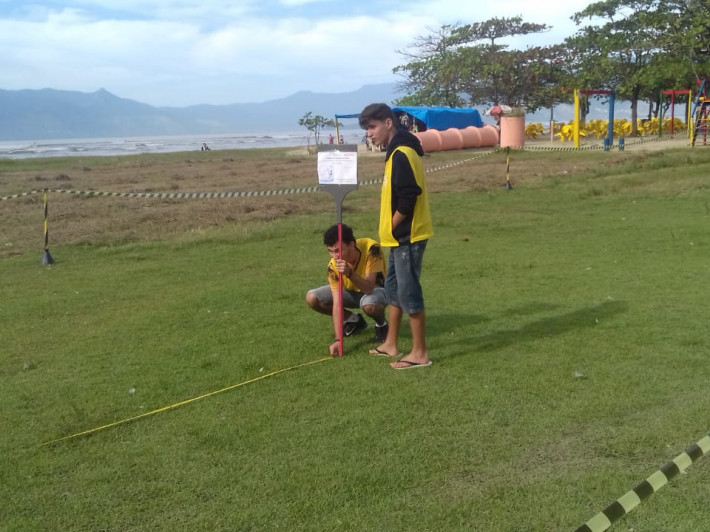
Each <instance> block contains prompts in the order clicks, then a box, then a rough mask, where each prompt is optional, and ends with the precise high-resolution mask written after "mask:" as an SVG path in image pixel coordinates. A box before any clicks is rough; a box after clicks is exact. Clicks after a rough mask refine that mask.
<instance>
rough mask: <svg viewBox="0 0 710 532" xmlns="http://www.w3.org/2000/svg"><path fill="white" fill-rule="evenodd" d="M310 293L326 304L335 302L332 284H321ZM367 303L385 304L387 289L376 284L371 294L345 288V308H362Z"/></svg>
mask: <svg viewBox="0 0 710 532" xmlns="http://www.w3.org/2000/svg"><path fill="white" fill-rule="evenodd" d="M308 293H309V294H314V295H315V296H316V297H317V298H318V301H320V302H321V303H323V304H324V305H332V304H333V291H332V290H331V288H330V285H325V286H319V287H318V288H314V289H313V290H309V291H308ZM365 305H381V306H383V307H384V306H385V289H384V288H382V287H381V286H376V287H375V289H374V290H373V291H372V293H371V294H363V293H362V292H355V291H354V290H343V307H344V308H362V307H364V306H365Z"/></svg>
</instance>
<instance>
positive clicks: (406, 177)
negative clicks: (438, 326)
mask: <svg viewBox="0 0 710 532" xmlns="http://www.w3.org/2000/svg"><path fill="white" fill-rule="evenodd" d="M359 122H360V127H362V128H363V129H364V130H365V131H366V132H367V136H368V137H369V138H370V139H371V141H372V143H373V145H375V146H385V147H386V150H387V151H386V155H385V174H384V178H383V181H382V193H381V199H380V228H379V233H380V245H382V246H383V247H389V248H390V252H389V261H388V264H387V275H386V277H385V297H386V302H387V304H388V305H389V332H388V334H387V338H386V339H385V341H384V342H383V343H382V344H381V345H379V346H378V347H376V348H375V349H372V350H370V354H373V355H383V356H388V357H398V356H399V355H400V353H399V348H398V346H397V342H398V337H399V328H400V325H401V322H402V315H403V314H404V313H406V314H408V315H409V326H410V328H411V330H412V350H411V351H410V352H409V353H408V354H406V355H405V356H403V357H402V358H400V359H399V360H397V361H396V362H392V363H391V364H390V366H392V367H393V368H394V369H410V368H420V367H426V366H430V365H431V360H430V359H429V354H428V352H427V347H426V330H425V316H424V296H423V294H422V286H421V283H420V281H419V279H420V276H421V270H422V258H423V256H424V250H425V249H426V245H427V242H428V240H429V238H430V237H431V236H432V235H433V234H434V230H433V226H432V221H431V214H430V212H429V198H428V196H427V190H426V183H425V181H424V164H423V162H422V155H424V150H423V149H422V146H421V143H420V142H419V139H418V138H417V137H416V136H415V135H414V134H412V133H411V132H409V131H407V130H402V129H398V126H399V121H398V120H397V119H396V118H395V115H394V113H393V112H392V109H390V107H389V106H387V105H385V104H383V103H375V104H371V105H368V106H367V107H365V109H363V111H362V113H360V119H359Z"/></svg>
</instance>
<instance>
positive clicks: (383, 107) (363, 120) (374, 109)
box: [358, 103, 395, 129]
mask: <svg viewBox="0 0 710 532" xmlns="http://www.w3.org/2000/svg"><path fill="white" fill-rule="evenodd" d="M388 118H389V119H390V120H392V122H395V117H394V112H393V111H392V109H391V108H390V106H389V105H387V104H385V103H371V104H370V105H368V106H367V107H365V108H364V109H363V110H362V112H361V113H360V118H359V120H358V121H359V122H360V127H361V128H363V129H365V128H366V127H367V124H368V123H369V122H370V120H382V121H383V122H384V121H385V120H387V119H388Z"/></svg>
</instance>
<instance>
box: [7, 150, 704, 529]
mask: <svg viewBox="0 0 710 532" xmlns="http://www.w3.org/2000/svg"><path fill="white" fill-rule="evenodd" d="M186 157H187V156H186V155H185V154H182V155H179V154H178V155H175V156H173V157H172V158H171V157H167V158H165V157H164V158H161V159H160V160H158V159H155V160H153V159H146V158H143V159H136V158H120V159H116V160H112V161H105V160H103V159H100V158H99V159H97V160H96V161H85V160H82V161H79V160H62V161H54V162H51V161H47V160H42V161H36V162H31V161H29V162H27V161H26V162H22V163H21V164H19V163H18V164H9V163H4V164H2V165H0V195H9V194H17V193H21V192H23V191H28V190H32V189H33V188H37V187H36V184H37V183H40V184H41V185H43V187H44V186H45V185H47V186H48V188H53V187H54V186H55V185H56V184H57V183H59V184H60V185H61V184H62V183H64V184H67V183H69V184H71V186H72V187H73V188H76V189H84V188H88V187H93V189H94V190H118V191H131V190H133V191H145V190H165V186H166V184H167V183H170V182H173V183H179V185H180V186H179V190H181V191H186V190H190V189H193V190H199V189H205V190H207V191H211V190H215V191H219V190H225V189H256V188H258V187H259V186H263V187H264V188H272V187H275V186H277V185H278V184H279V183H280V184H283V183H284V180H285V179H288V180H290V183H294V184H295V185H298V184H302V183H307V182H309V180H310V181H311V182H312V181H313V180H314V179H315V178H314V176H315V170H314V162H313V160H312V159H311V160H308V158H305V157H297V156H294V155H289V154H286V153H285V152H282V151H279V152H273V153H268V154H267V153H262V154H250V155H238V154H229V155H225V154H219V153H215V152H211V153H210V154H208V155H207V156H203V155H199V157H204V161H202V160H199V161H198V160H197V157H198V155H194V154H190V156H189V158H187V159H186ZM210 157H211V159H210ZM239 157H244V158H246V159H249V160H248V161H246V160H244V161H243V160H241V159H239ZM262 157H264V159H260V158H262ZM267 157H268V158H267ZM467 157H471V153H467V152H461V153H456V154H439V155H436V156H434V157H431V158H428V159H427V165H428V166H429V167H430V168H438V167H444V166H446V165H447V164H451V163H461V164H455V165H453V166H452V167H450V168H447V169H441V170H437V171H432V172H431V173H430V174H428V181H429V184H430V189H431V203H432V212H433V216H434V219H435V233H436V234H435V237H434V238H433V239H432V240H431V242H430V243H429V246H428V248H427V253H426V255H425V261H424V273H423V284H424V291H425V297H426V303H427V324H428V342H429V351H430V356H431V358H432V360H433V361H434V364H433V366H432V367H431V368H427V369H422V370H416V371H404V372H397V371H393V370H391V369H390V368H389V367H388V366H387V361H386V360H382V359H380V358H379V357H373V356H370V355H368V354H367V349H368V348H369V347H371V346H372V345H373V344H372V342H371V337H372V333H373V328H372V324H370V327H369V328H368V329H367V330H366V331H365V332H364V333H362V334H361V335H359V336H357V337H354V338H351V339H348V340H346V343H345V350H346V356H345V357H343V358H342V359H337V358H336V359H331V358H329V357H326V355H327V345H328V343H329V341H330V338H331V334H332V332H331V330H330V327H329V322H328V318H327V317H325V316H321V315H317V314H315V313H314V312H312V311H309V310H308V309H307V308H306V305H305V303H304V300H303V298H304V294H305V292H306V290H307V289H308V288H311V287H313V286H317V285H319V284H323V283H324V279H325V265H326V262H327V254H326V253H325V250H324V248H323V245H322V240H321V234H322V231H323V229H324V228H325V227H327V226H328V225H329V224H330V223H332V222H333V217H334V215H333V208H332V200H330V199H329V198H327V197H325V198H323V197H322V196H323V195H322V194H313V195H301V196H293V197H290V198H253V199H249V200H242V199H232V200H228V201H227V200H179V201H173V202H170V201H154V200H143V199H122V198H96V197H93V198H92V197H66V196H64V195H57V194H55V195H53V196H52V200H51V203H50V213H55V215H56V216H57V218H56V219H54V218H52V219H51V220H52V221H51V225H50V227H52V228H54V229H53V233H52V234H53V235H55V237H54V240H51V242H52V244H51V245H50V248H51V251H52V255H53V256H54V257H55V259H56V260H57V263H56V264H54V265H52V266H50V267H46V266H41V265H40V263H39V262H40V257H41V255H42V240H41V237H40V236H39V235H38V233H41V223H42V220H41V201H40V200H41V198H40V197H38V196H37V195H34V196H32V197H30V198H18V199H11V200H6V201H3V202H0V224H2V225H3V227H4V228H6V230H5V231H4V232H5V234H4V236H3V237H2V238H3V240H2V242H3V246H4V249H3V253H2V255H0V276H1V279H2V284H1V285H0V290H1V292H0V296H1V301H2V305H0V345H1V346H2V349H0V398H2V401H1V402H0V426H1V427H2V438H0V442H1V443H0V516H2V517H1V518H0V519H1V521H2V524H1V525H0V528H2V529H3V530H11V531H25V530H27V531H34V530H48V531H49V530H52V531H53V530H111V531H119V530H120V531H124V530H171V531H172V530H225V531H226V530H274V529H281V530H373V531H380V530H481V531H521V530H535V531H550V530H553V531H556V530H573V529H575V528H576V527H577V526H579V525H581V524H582V523H584V522H585V521H587V520H588V519H589V518H590V517H592V516H593V515H594V514H596V513H597V512H599V511H600V510H602V509H603V508H605V507H606V506H607V505H608V504H609V503H610V502H612V501H614V500H615V499H616V498H618V497H620V496H621V495H623V494H624V493H625V492H627V491H628V490H629V489H631V488H632V487H633V486H635V485H636V484H637V483H638V482H639V481H641V480H643V479H644V478H646V477H648V476H649V475H650V474H651V473H653V472H654V471H655V470H656V469H658V468H659V467H660V466H661V465H663V464H664V463H666V462H667V461H669V460H671V459H672V458H674V457H675V456H677V455H678V454H679V453H680V452H682V451H683V450H684V449H685V448H687V447H688V446H689V445H691V444H692V443H694V442H696V441H698V440H700V439H701V438H702V437H703V436H705V435H706V434H707V432H708V430H709V429H710V422H709V420H708V417H709V416H708V412H710V398H709V397H708V377H709V374H710V369H709V368H710V366H709V365H708V360H709V358H710V347H709V340H710V333H708V326H707V322H708V312H707V310H706V308H707V306H708V303H707V302H708V300H709V299H710V288H709V283H708V282H707V279H708V276H709V274H710V260H709V259H710V236H709V234H708V223H709V222H710V198H709V189H710V149H704V148H700V147H699V148H694V149H675V150H669V151H654V152H647V151H636V152H634V151H630V150H628V151H626V152H615V153H602V152H586V153H564V152H553V153H537V152H514V153H513V155H512V164H511V179H512V181H513V184H514V188H513V190H510V191H506V190H505V189H504V188H503V187H502V186H501V185H502V184H503V182H504V181H503V180H502V178H503V176H504V171H505V168H504V167H505V163H504V159H503V158H502V157H501V156H500V154H498V155H491V156H488V157H483V158H480V159H476V160H472V161H469V162H463V163H462V161H465V160H466V158H467ZM229 159H231V160H229ZM279 161H281V162H282V163H283V164H282V165H281V166H279V164H280V163H279ZM361 164H362V165H363V169H362V170H361V175H360V178H361V179H368V178H372V177H377V176H378V174H377V172H378V171H381V165H382V160H381V158H373V159H372V160H370V159H366V158H363V160H362V161H361ZM33 165H37V166H36V168H35V167H33ZM242 165H248V168H249V170H248V171H245V173H244V175H247V174H248V175H249V176H250V179H252V181H240V180H239V179H240V178H239V176H240V175H242V171H241V170H240V168H242ZM260 165H261V166H260ZM294 167H298V168H301V169H302V170H299V172H300V173H290V174H289V173H288V172H290V171H291V170H287V169H289V168H294ZM85 168H89V170H85ZM188 168H191V169H193V170H194V171H198V170H199V173H200V176H201V177H200V180H199V184H195V183H194V182H193V181H192V178H191V175H190V174H189V172H190V170H187V169H188ZM196 168H197V169H198V170H195V169H196ZM206 168H209V169H211V170H209V171H208V170H205V169H206ZM220 168H221V169H222V170H221V171H222V172H223V174H221V175H222V177H219V176H218V173H219V169H220ZM260 168H261V171H262V172H263V173H262V174H259V172H260ZM264 168H267V169H268V171H267V170H264ZM212 170H214V171H212ZM62 175H63V176H65V177H63V178H61V179H57V178H58V177H59V176H62ZM112 175H113V176H114V180H112ZM121 175H125V176H126V179H125V180H121V179H118V177H117V176H121ZM274 175H278V176H279V177H278V179H277V180H276V181H275V182H274V181H270V176H272V177H273V176H274ZM285 175H287V176H288V177H284V176H285ZM128 176H133V177H134V178H135V179H134V181H130V180H129V179H128ZM175 176H178V177H177V178H176V177H175ZM38 177H40V178H41V179H37V178H38ZM92 179H93V181H92ZM33 182H34V183H33ZM187 183H189V186H188V185H187ZM32 184H34V185H35V186H34V187H32V188H29V187H30V185H32ZM50 184H51V186H49V185H50ZM288 186H291V185H290V184H289V185H288ZM378 193H379V190H378V187H377V186H368V187H362V188H361V189H359V190H358V191H355V192H353V193H351V194H350V195H349V196H348V198H347V199H346V207H347V208H346V211H345V214H344V221H345V222H346V223H348V224H350V225H352V226H353V227H354V228H355V229H356V233H357V234H362V235H365V234H369V235H374V234H375V232H376V223H377V220H376V219H377V213H376V208H377V203H378ZM191 202H192V203H191ZM259 202H263V203H259ZM154 209H155V210H154ZM288 209H291V210H290V211H288ZM285 211H288V212H289V214H287V215H283V214H282V215H279V212H281V213H283V212H285ZM197 212H199V213H200V216H202V217H203V218H200V219H197V220H196V216H197V214H196V213H197ZM107 213H108V215H107ZM131 221H133V224H131ZM63 224H66V226H70V227H71V228H72V229H71V230H69V229H67V228H66V227H64V228H63V227H62V225H63ZM114 228H115V232H114V231H112V229H114ZM8 244H9V245H8ZM404 331H405V334H404V338H403V340H402V345H401V346H400V348H401V349H403V350H406V349H407V348H408V347H409V337H408V331H407V329H406V327H405V328H404ZM309 362H313V363H312V364H309V365H303V364H307V363H309ZM291 368H293V369H291ZM285 369H288V371H283V372H279V371H280V370H285ZM275 372H278V373H275ZM260 377H263V378H261V379H260ZM255 379H258V380H255ZM242 383H244V384H243V385H241V386H235V385H238V384H242ZM232 386H234V387H232ZM227 388H229V389H227ZM211 392H219V393H215V394H212V395H206V394H210V393H211ZM203 395H206V396H205V397H204V398H201V399H199V400H196V401H192V402H189V403H187V404H183V405H178V403H180V402H181V401H184V400H187V399H190V398H196V397H201V396H203ZM168 406H175V407H174V408H169V409H166V410H164V411H160V412H156V413H154V414H151V415H148V416H145V417H141V418H139V419H135V420H133V421H130V422H126V423H119V424H118V425H116V426H110V427H106V428H102V429H100V430H95V431H93V429H96V428H100V427H103V426H105V425H108V424H112V423H115V422H119V421H123V420H127V419H130V418H134V417H137V416H141V415H143V414H146V413H151V412H154V411H156V410H158V409H162V408H164V407H168ZM83 431H92V432H91V433H90V434H85V435H80V436H76V437H71V438H69V439H66V440H62V441H58V442H55V443H50V444H49V445H43V444H45V443H48V442H54V440H57V439H61V438H64V437H67V436H73V435H75V434H78V433H81V432H83ZM709 499H710V457H705V458H702V459H700V460H698V462H697V463H695V464H694V465H692V467H690V468H689V469H688V470H687V474H685V475H681V476H679V477H677V478H676V479H675V480H673V481H672V482H671V483H670V484H669V485H668V486H666V487H664V488H663V489H662V490H660V491H659V492H658V493H657V494H655V495H653V496H652V497H651V498H649V499H648V500H646V501H644V502H643V503H642V504H641V505H640V506H639V508H637V509H635V510H634V511H633V512H631V513H630V514H629V515H627V516H625V517H624V518H623V519H622V520H621V521H620V522H619V523H618V524H617V525H615V529H617V530H634V531H636V532H639V531H661V530H663V531H665V530H674V531H675V530H680V531H701V530H706V529H707V522H708V517H709V514H708V510H707V501H708V500H709Z"/></svg>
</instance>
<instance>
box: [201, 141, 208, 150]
mask: <svg viewBox="0 0 710 532" xmlns="http://www.w3.org/2000/svg"><path fill="white" fill-rule="evenodd" d="M202 151H210V147H209V146H208V145H207V143H206V142H203V143H202Z"/></svg>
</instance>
